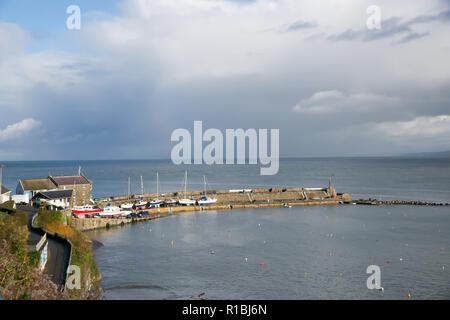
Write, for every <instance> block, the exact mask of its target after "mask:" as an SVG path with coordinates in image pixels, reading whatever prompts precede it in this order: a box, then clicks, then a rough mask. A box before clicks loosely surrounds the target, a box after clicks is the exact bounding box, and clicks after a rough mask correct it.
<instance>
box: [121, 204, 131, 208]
mask: <svg viewBox="0 0 450 320" xmlns="http://www.w3.org/2000/svg"><path fill="white" fill-rule="evenodd" d="M120 208H121V209H131V208H133V204H132V203H124V204H121V205H120Z"/></svg>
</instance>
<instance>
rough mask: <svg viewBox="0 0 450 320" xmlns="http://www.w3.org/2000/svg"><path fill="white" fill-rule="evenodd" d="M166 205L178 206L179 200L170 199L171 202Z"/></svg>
mask: <svg viewBox="0 0 450 320" xmlns="http://www.w3.org/2000/svg"><path fill="white" fill-rule="evenodd" d="M166 203H167V204H177V203H178V201H177V200H174V199H170V200H167V201H166Z"/></svg>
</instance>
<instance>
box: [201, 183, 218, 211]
mask: <svg viewBox="0 0 450 320" xmlns="http://www.w3.org/2000/svg"><path fill="white" fill-rule="evenodd" d="M203 185H204V187H203V188H204V192H205V193H204V195H203V197H201V198H200V200H198V201H197V202H198V204H199V205H200V206H204V205H208V204H213V203H216V202H217V199H216V198H208V197H207V196H206V178H205V176H203Z"/></svg>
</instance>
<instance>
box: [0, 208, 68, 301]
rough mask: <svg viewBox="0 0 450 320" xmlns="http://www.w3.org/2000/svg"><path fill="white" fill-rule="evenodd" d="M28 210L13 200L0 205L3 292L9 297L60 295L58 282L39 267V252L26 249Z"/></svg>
mask: <svg viewBox="0 0 450 320" xmlns="http://www.w3.org/2000/svg"><path fill="white" fill-rule="evenodd" d="M27 224H28V213H27V212H25V211H20V210H16V209H14V202H7V203H4V204H2V205H0V292H1V293H2V294H3V296H4V297H5V298H6V299H32V298H49V299H56V298H58V297H61V294H60V293H59V292H58V290H57V288H56V286H54V285H53V284H52V283H51V281H50V280H48V279H47V278H45V277H43V275H42V274H41V273H39V272H38V271H37V269H36V267H37V266H38V263H39V259H40V253H39V252H29V251H28V250H27V240H28V235H29V232H28V227H27Z"/></svg>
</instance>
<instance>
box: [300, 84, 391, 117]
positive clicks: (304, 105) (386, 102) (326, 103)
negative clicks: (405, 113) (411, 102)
mask: <svg viewBox="0 0 450 320" xmlns="http://www.w3.org/2000/svg"><path fill="white" fill-rule="evenodd" d="M398 103H399V99H398V98H393V97H387V96H382V95H377V94H372V93H353V94H344V93H342V92H341V91H339V90H329V91H319V92H316V93H314V94H313V95H312V96H311V97H309V98H307V99H303V100H301V101H300V102H299V103H297V104H296V105H295V106H294V107H293V110H294V111H295V112H298V113H307V114H326V113H336V112H361V111H370V110H372V111H375V110H376V109H378V110H380V109H382V108H385V107H395V106H396V105H398Z"/></svg>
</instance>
